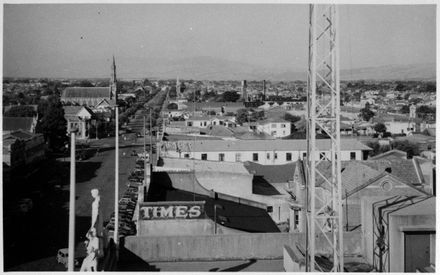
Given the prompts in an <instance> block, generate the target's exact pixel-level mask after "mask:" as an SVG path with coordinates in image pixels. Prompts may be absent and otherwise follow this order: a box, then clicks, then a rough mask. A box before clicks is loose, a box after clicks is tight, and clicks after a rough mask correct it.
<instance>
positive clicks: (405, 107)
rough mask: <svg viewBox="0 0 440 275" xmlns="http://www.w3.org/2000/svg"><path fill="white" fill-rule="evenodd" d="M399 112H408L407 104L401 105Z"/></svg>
mask: <svg viewBox="0 0 440 275" xmlns="http://www.w3.org/2000/svg"><path fill="white" fill-rule="evenodd" d="M399 112H400V113H402V114H409V105H403V106H402V108H400V111H399Z"/></svg>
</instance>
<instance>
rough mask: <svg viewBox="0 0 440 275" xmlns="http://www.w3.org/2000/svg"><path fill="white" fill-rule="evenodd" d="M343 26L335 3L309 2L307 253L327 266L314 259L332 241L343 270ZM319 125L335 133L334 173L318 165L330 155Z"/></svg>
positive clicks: (336, 265)
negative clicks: (320, 189) (322, 189)
mask: <svg viewBox="0 0 440 275" xmlns="http://www.w3.org/2000/svg"><path fill="white" fill-rule="evenodd" d="M338 31H339V29H338V17H337V7H336V5H314V4H311V5H310V6H309V58H308V62H309V69H308V78H307V83H308V87H307V89H308V90H307V102H308V108H307V124H308V125H307V129H308V131H307V188H308V192H307V193H308V195H309V196H310V197H309V198H307V199H310V212H309V213H307V220H308V226H307V229H308V232H307V233H308V242H309V245H308V247H307V248H306V252H307V255H306V257H307V258H308V264H309V266H308V269H307V270H308V271H310V272H315V271H322V268H321V267H320V266H319V265H318V264H317V263H316V262H315V255H316V250H317V248H318V247H319V246H322V245H327V243H328V245H329V246H330V247H331V249H332V250H333V255H332V258H333V261H332V262H333V267H332V269H331V271H333V272H343V271H344V245H343V226H342V217H343V213H342V194H341V190H342V187H341V150H340V86H339V32H338ZM317 128H318V129H320V130H321V131H322V132H324V133H326V134H327V135H328V136H329V137H330V139H329V140H328V145H329V146H330V148H331V150H330V158H329V162H330V164H331V171H332V172H331V175H330V176H326V175H324V174H323V173H322V172H321V171H319V170H318V169H317V167H318V165H319V163H320V162H321V161H327V160H324V159H321V158H319V159H317V156H320V150H321V151H322V150H324V148H318V147H317V142H316V129H317ZM327 157H328V156H327ZM317 180H323V181H324V183H323V184H325V185H327V186H328V187H329V189H330V193H331V197H330V199H329V200H328V201H326V200H324V198H323V197H321V196H320V194H319V193H317V192H316V190H315V189H316V182H317ZM318 207H319V208H318ZM318 234H319V235H325V234H331V235H332V236H331V237H327V236H325V237H324V241H323V242H326V244H323V243H316V237H317V235H318ZM316 268H317V269H316Z"/></svg>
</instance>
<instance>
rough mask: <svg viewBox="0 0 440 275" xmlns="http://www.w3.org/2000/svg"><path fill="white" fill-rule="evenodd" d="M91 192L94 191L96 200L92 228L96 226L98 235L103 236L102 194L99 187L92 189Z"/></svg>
mask: <svg viewBox="0 0 440 275" xmlns="http://www.w3.org/2000/svg"><path fill="white" fill-rule="evenodd" d="M91 193H92V197H93V198H94V201H93V203H92V224H91V226H90V230H92V229H93V228H95V230H96V236H98V237H102V235H103V222H102V213H101V208H100V202H101V196H99V190H98V189H92V191H91Z"/></svg>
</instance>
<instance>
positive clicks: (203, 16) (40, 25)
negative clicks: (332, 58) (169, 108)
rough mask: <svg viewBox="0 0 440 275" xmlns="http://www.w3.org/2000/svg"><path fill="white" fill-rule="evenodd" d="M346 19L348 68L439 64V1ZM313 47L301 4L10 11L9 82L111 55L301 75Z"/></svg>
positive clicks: (14, 7)
mask: <svg viewBox="0 0 440 275" xmlns="http://www.w3.org/2000/svg"><path fill="white" fill-rule="evenodd" d="M339 16H340V29H339V32H340V34H341V36H340V62H341V68H342V69H354V68H363V67H374V66H384V65H396V64H415V63H433V62H435V59H436V42H435V41H436V29H435V26H436V7H435V5H341V6H340V7H339ZM307 45H308V5H303V4H5V5H4V32H3V72H4V76H7V77H35V76H42V75H44V76H46V77H69V70H68V69H66V68H68V67H69V64H77V65H78V64H80V65H79V66H81V64H84V66H89V65H90V64H95V63H96V64H105V66H107V65H108V64H109V62H110V59H111V56H112V55H113V54H114V55H115V56H116V57H117V60H118V62H119V64H121V63H122V64H124V66H125V67H127V66H129V64H130V62H131V61H132V60H150V61H151V60H155V62H158V63H160V62H162V60H168V61H170V60H171V61H172V60H177V61H176V62H178V60H181V59H188V58H194V57H201V56H202V57H211V58H219V59H222V60H223V59H224V60H230V61H235V62H243V63H248V64H252V65H255V66H259V67H262V68H268V69H269V68H275V67H277V68H288V69H291V70H296V71H298V70H304V69H305V68H307V51H308V49H307ZM72 66H73V65H72ZM105 68H106V69H107V67H105ZM118 70H122V74H124V71H123V70H124V69H123V67H122V68H121V67H119V69H118ZM107 71H108V70H103V73H102V74H101V73H97V75H107Z"/></svg>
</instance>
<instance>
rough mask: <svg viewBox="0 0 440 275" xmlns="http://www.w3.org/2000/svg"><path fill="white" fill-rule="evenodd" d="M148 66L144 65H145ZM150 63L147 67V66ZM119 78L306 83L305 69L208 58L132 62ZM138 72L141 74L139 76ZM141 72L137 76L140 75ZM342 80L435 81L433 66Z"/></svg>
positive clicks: (347, 74)
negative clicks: (263, 66)
mask: <svg viewBox="0 0 440 275" xmlns="http://www.w3.org/2000/svg"><path fill="white" fill-rule="evenodd" d="M147 64H148V65H147ZM150 64H151V65H150ZM122 65H123V64H121V66H120V68H121V73H122V75H121V76H122V77H124V74H126V73H127V76H128V75H130V76H135V75H138V76H141V75H143V76H150V77H152V78H153V77H154V78H159V79H170V78H171V79H172V78H176V77H177V76H179V78H180V79H197V80H243V79H246V80H262V79H267V80H274V81H283V80H284V81H294V80H304V81H305V80H306V70H307V69H291V70H289V69H286V68H262V67H259V66H257V65H251V64H246V63H242V62H235V61H229V60H223V59H217V58H211V57H198V58H185V59H180V60H155V61H153V60H151V61H146V62H145V63H142V64H141V62H140V60H138V61H136V60H133V61H131V62H130V66H128V67H125V66H124V68H123V69H122ZM141 72H142V73H141ZM140 73H141V74H140ZM341 79H342V80H435V79H436V66H435V63H429V64H413V65H388V66H380V67H369V68H357V69H352V70H341Z"/></svg>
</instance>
